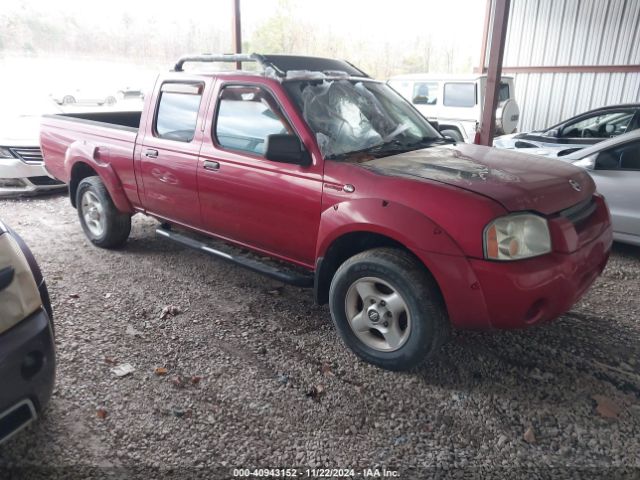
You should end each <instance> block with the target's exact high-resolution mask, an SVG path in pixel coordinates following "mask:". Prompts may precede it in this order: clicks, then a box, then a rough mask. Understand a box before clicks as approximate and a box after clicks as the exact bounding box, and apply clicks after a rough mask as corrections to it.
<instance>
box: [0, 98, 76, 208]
mask: <svg viewBox="0 0 640 480" xmlns="http://www.w3.org/2000/svg"><path fill="white" fill-rule="evenodd" d="M0 106H1V107H2V109H1V110H0V112H2V113H0V197H6V196H16V195H27V194H35V193H43V192H50V191H53V190H62V189H64V188H66V185H65V184H64V183H62V182H60V181H58V180H55V179H53V178H51V177H50V176H49V175H48V173H47V171H46V170H45V168H44V162H43V159H42V152H41V151H40V145H39V142H40V140H39V138H40V117H41V116H42V115H43V114H48V113H61V111H60V109H59V108H58V107H57V106H56V105H55V104H53V103H52V102H51V101H47V100H39V99H35V100H34V99H30V98H28V99H24V98H0Z"/></svg>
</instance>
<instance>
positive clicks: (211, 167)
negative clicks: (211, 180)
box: [204, 160, 220, 172]
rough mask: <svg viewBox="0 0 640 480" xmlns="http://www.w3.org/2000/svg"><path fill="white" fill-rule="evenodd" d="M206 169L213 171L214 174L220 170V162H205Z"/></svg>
mask: <svg viewBox="0 0 640 480" xmlns="http://www.w3.org/2000/svg"><path fill="white" fill-rule="evenodd" d="M204 169H205V170H213V171H214V172H215V171H217V170H220V163H219V162H214V161H211V160H205V161H204Z"/></svg>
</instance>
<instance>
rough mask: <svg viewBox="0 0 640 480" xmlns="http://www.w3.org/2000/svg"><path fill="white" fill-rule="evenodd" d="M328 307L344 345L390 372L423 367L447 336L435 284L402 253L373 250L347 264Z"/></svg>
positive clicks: (334, 282)
mask: <svg viewBox="0 0 640 480" xmlns="http://www.w3.org/2000/svg"><path fill="white" fill-rule="evenodd" d="M329 306H330V309H331V316H332V318H333V321H334V323H335V325H336V329H337V330H338V333H339V334H340V336H341V337H342V339H343V341H344V342H345V343H346V344H347V346H348V347H349V348H351V350H353V351H354V352H355V353H356V354H357V355H358V356H359V357H360V358H362V359H363V360H365V361H367V362H369V363H372V364H374V365H377V366H379V367H382V368H385V369H389V370H410V369H412V368H415V367H417V366H419V365H420V364H422V363H424V362H425V360H427V359H428V358H430V357H431V356H433V355H434V354H435V353H436V352H437V351H438V349H439V347H440V346H441V345H442V344H443V343H444V341H445V340H446V338H447V336H448V332H449V328H448V321H447V317H446V313H445V309H444V306H443V304H442V300H441V297H440V293H439V290H438V288H437V286H436V284H435V281H434V280H433V278H432V277H431V276H430V275H429V273H428V272H427V271H426V270H425V269H424V267H423V266H422V265H421V264H420V262H418V260H417V259H415V258H414V257H413V256H412V255H410V254H409V253H407V252H404V251H402V250H396V249H391V248H377V249H373V250H369V251H366V252H363V253H360V254H358V255H355V256H353V257H351V258H350V259H349V260H347V261H346V262H345V263H344V264H342V265H341V266H340V268H338V271H337V272H336V274H335V276H334V278H333V280H332V282H331V288H330V292H329Z"/></svg>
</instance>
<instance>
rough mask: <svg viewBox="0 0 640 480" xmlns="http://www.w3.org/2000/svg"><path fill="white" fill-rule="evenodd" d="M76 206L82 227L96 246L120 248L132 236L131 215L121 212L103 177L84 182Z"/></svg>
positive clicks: (77, 194)
mask: <svg viewBox="0 0 640 480" xmlns="http://www.w3.org/2000/svg"><path fill="white" fill-rule="evenodd" d="M76 207H77V209H78V217H79V218H80V225H81V226H82V230H84V233H85V235H86V236H87V238H88V239H89V240H91V243H93V244H94V245H96V246H98V247H102V248H118V247H121V246H122V245H124V243H125V242H126V241H127V238H129V233H130V232H131V215H129V214H127V213H122V212H120V211H118V209H117V208H116V206H115V205H114V204H113V200H111V197H110V196H109V192H108V191H107V188H106V187H105V186H104V183H102V180H100V177H87V178H84V179H82V180H81V181H80V183H79V184H78V190H77V192H76Z"/></svg>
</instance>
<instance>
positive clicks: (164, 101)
mask: <svg viewBox="0 0 640 480" xmlns="http://www.w3.org/2000/svg"><path fill="white" fill-rule="evenodd" d="M202 90H203V85H202V84H184V83H165V84H164V85H163V86H162V87H161V89H160V100H159V101H158V112H157V115H156V122H155V128H154V130H155V136H156V137H159V138H165V139H167V140H175V141H178V142H190V141H191V140H193V136H194V134H195V131H196V122H197V121H198V110H199V109H200V100H201V99H202Z"/></svg>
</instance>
